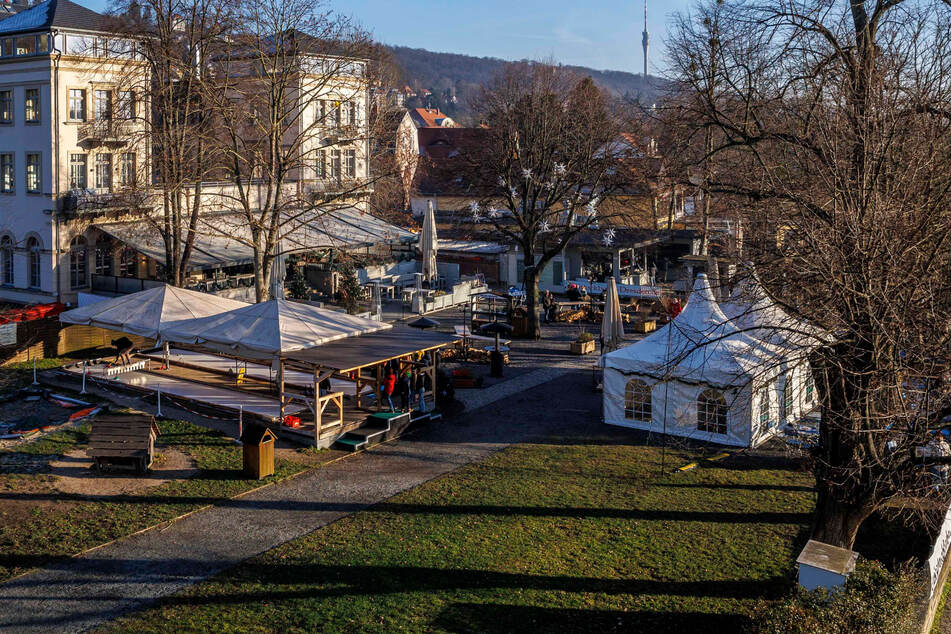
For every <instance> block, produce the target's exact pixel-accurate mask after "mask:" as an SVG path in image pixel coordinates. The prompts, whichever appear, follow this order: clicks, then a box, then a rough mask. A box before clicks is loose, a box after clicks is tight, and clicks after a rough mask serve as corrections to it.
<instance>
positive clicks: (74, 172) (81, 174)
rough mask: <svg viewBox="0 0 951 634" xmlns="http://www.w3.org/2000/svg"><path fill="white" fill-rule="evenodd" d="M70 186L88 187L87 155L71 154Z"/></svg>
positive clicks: (76, 187) (77, 187)
mask: <svg viewBox="0 0 951 634" xmlns="http://www.w3.org/2000/svg"><path fill="white" fill-rule="evenodd" d="M69 188H70V189H86V155H85V154H70V155H69Z"/></svg>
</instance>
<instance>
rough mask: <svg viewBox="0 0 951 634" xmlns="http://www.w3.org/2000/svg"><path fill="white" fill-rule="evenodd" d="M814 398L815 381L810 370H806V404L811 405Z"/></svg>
mask: <svg viewBox="0 0 951 634" xmlns="http://www.w3.org/2000/svg"><path fill="white" fill-rule="evenodd" d="M815 398H816V380H815V378H813V376H812V371H811V370H806V402H807V403H811V402H812V401H813V399H815Z"/></svg>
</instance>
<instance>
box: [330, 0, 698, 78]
mask: <svg viewBox="0 0 951 634" xmlns="http://www.w3.org/2000/svg"><path fill="white" fill-rule="evenodd" d="M330 1H331V3H332V6H334V7H336V10H337V11H339V12H341V13H346V14H349V15H351V16H353V17H354V18H355V19H357V20H358V21H359V22H360V23H361V24H362V25H363V26H364V27H365V28H367V29H368V30H370V31H371V32H372V33H373V34H374V35H375V37H376V39H378V40H380V41H381V42H385V43H387V44H400V45H404V46H412V47H416V48H426V49H429V50H433V51H444V52H451V53H466V54H469V55H478V56H488V57H501V58H503V59H523V58H528V59H537V58H547V57H553V58H554V59H556V60H557V61H559V62H562V63H565V64H578V65H581V66H590V67H592V68H597V69H611V70H625V71H630V72H640V70H641V68H642V67H643V64H644V61H643V54H642V53H641V31H643V27H644V4H643V0H638V1H633V2H630V1H622V0H587V2H578V1H577V0H439V1H437V0H330ZM693 4H694V0H666V1H665V2H658V1H657V0H654V1H653V2H649V3H648V8H647V10H648V28H649V30H650V34H651V73H652V74H653V73H654V72H655V71H657V70H659V64H661V63H662V60H661V57H662V55H663V40H664V32H665V30H666V26H667V22H668V20H669V17H670V14H671V13H673V12H675V11H682V10H685V9H687V8H689V7H691V6H693ZM654 60H657V62H658V64H657V65H655V64H654V63H653V62H654Z"/></svg>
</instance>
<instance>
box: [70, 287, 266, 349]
mask: <svg viewBox="0 0 951 634" xmlns="http://www.w3.org/2000/svg"><path fill="white" fill-rule="evenodd" d="M245 306H248V304H245V303H244V302H239V301H235V300H233V299H226V298H224V297H217V296H215V295H210V294H208V293H199V292H197V291H189V290H185V289H184V288H177V287H175V286H169V285H167V284H165V285H162V286H156V287H155V288H150V289H147V290H144V291H139V292H138V293H131V294H129V295H123V296H121V297H116V298H113V299H104V300H102V301H99V302H96V303H95V304H90V305H88V306H83V307H82V308H76V309H74V310H69V311H66V312H64V313H62V314H60V316H59V319H60V321H61V322H63V323H66V324H81V325H85V326H98V327H99V328H107V329H109V330H119V331H121V332H126V333H129V334H133V335H139V336H142V337H149V338H150V339H162V338H163V336H162V335H163V331H164V328H165V326H167V325H168V324H170V323H172V322H179V321H181V320H183V319H196V318H200V317H209V316H211V315H218V314H220V313H223V312H226V311H229V310H235V309H238V308H243V307H245Z"/></svg>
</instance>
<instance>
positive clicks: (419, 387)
mask: <svg viewBox="0 0 951 634" xmlns="http://www.w3.org/2000/svg"><path fill="white" fill-rule="evenodd" d="M428 381H429V375H428V374H426V372H424V371H423V370H417V371H416V372H415V376H414V381H413V390H414V391H415V393H416V398H417V399H418V400H419V406H418V407H417V409H419V411H420V413H421V414H425V413H426V384H427V382H428Z"/></svg>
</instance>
